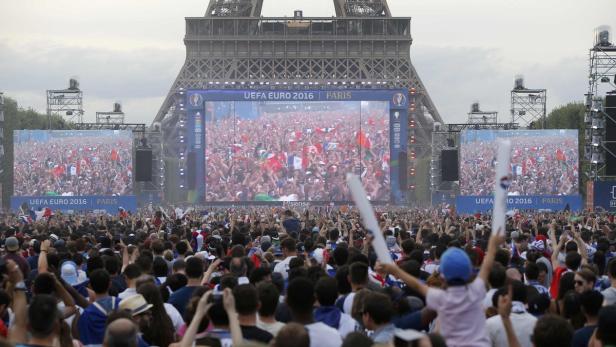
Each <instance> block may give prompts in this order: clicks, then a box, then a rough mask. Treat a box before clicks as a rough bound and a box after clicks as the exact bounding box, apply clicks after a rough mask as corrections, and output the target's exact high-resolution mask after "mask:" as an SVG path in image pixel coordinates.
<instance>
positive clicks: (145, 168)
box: [135, 149, 152, 182]
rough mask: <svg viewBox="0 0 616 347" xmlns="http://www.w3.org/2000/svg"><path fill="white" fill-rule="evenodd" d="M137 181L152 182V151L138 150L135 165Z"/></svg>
mask: <svg viewBox="0 0 616 347" xmlns="http://www.w3.org/2000/svg"><path fill="white" fill-rule="evenodd" d="M135 181H137V182H151V181H152V150H151V149H138V150H137V153H136V163H135Z"/></svg>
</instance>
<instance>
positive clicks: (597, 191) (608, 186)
mask: <svg viewBox="0 0 616 347" xmlns="http://www.w3.org/2000/svg"><path fill="white" fill-rule="evenodd" d="M592 192H593V198H594V199H593V201H594V208H595V209H597V208H602V209H604V210H607V211H616V181H596V182H594V190H592Z"/></svg>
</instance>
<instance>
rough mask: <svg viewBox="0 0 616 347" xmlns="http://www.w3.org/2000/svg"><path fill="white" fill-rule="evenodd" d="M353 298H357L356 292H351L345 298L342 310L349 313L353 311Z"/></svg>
mask: <svg viewBox="0 0 616 347" xmlns="http://www.w3.org/2000/svg"><path fill="white" fill-rule="evenodd" d="M353 299H355V293H353V292H351V293H349V294H348V295H347V296H346V298H344V303H343V304H342V310H343V311H344V313H346V314H348V315H350V314H351V313H352V312H351V311H352V309H353Z"/></svg>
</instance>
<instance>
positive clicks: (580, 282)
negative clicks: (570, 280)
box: [575, 281, 584, 286]
mask: <svg viewBox="0 0 616 347" xmlns="http://www.w3.org/2000/svg"><path fill="white" fill-rule="evenodd" d="M575 285H576V286H583V285H584V282H583V281H575Z"/></svg>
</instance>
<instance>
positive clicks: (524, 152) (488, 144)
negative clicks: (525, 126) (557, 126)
mask: <svg viewBox="0 0 616 347" xmlns="http://www.w3.org/2000/svg"><path fill="white" fill-rule="evenodd" d="M509 140H511V145H512V154H511V172H512V174H513V177H512V178H513V179H512V182H511V187H510V188H509V194H511V195H575V194H578V181H579V177H578V172H579V168H578V143H577V138H571V137H567V136H541V137H540V136H518V137H510V138H509ZM496 148H497V146H496V142H495V141H483V140H477V141H471V142H468V143H465V144H464V145H462V146H461V147H460V193H461V195H468V196H478V195H491V194H492V193H493V192H494V170H495V166H496Z"/></svg>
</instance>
